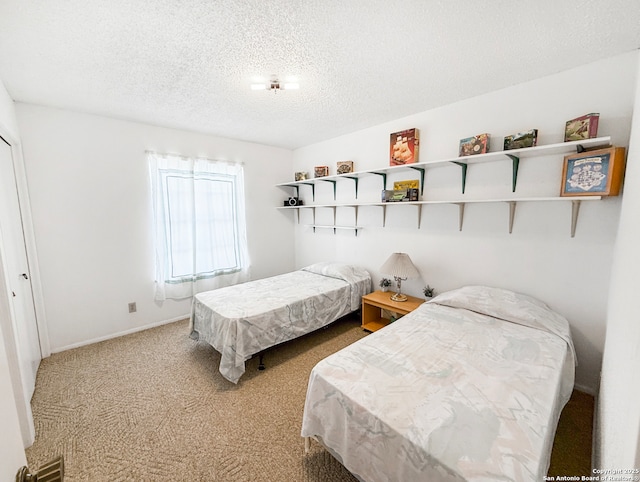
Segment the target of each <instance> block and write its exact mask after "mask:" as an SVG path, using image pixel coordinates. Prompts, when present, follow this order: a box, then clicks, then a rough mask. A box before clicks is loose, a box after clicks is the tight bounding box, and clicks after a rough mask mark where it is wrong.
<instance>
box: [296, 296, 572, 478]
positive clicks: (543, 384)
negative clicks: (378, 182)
mask: <svg viewBox="0 0 640 482" xmlns="http://www.w3.org/2000/svg"><path fill="white" fill-rule="evenodd" d="M574 369H575V355H574V350H573V344H572V341H571V337H570V334H569V326H568V322H567V321H566V319H564V318H563V317H562V316H560V315H558V314H557V313H554V312H553V311H552V310H550V309H549V308H548V307H547V306H546V305H544V304H543V303H541V302H540V301H538V300H535V299H533V298H530V297H528V296H525V295H521V294H517V293H513V292H511V291H507V290H502V289H495V288H487V287H479V286H471V287H465V288H461V289H459V290H454V291H450V292H447V293H443V294H442V295H440V296H438V297H436V298H434V299H433V300H432V301H430V302H428V303H425V304H423V305H421V306H420V307H419V308H418V309H416V310H415V311H413V312H411V313H409V314H408V315H406V316H404V317H403V318H401V319H400V320H398V321H396V322H395V323H393V324H392V325H390V326H389V327H387V328H384V329H382V330H380V331H377V332H375V333H373V334H371V335H370V336H367V337H366V338H363V339H362V340H360V341H358V342H356V343H354V344H352V345H350V346H348V347H346V348H344V349H343V350H341V351H339V352H337V353H335V354H333V355H331V356H329V357H327V358H326V359H324V360H322V361H321V362H320V363H318V364H317V365H316V367H315V368H314V369H313V370H312V372H311V375H310V379H309V385H308V389H307V397H306V402H305V407H304V415H303V421H302V436H303V437H314V438H316V439H317V440H318V441H320V442H321V443H322V444H323V445H324V446H325V447H326V448H327V449H328V450H329V452H330V453H332V454H333V455H334V456H335V457H336V458H337V459H338V460H340V462H341V463H342V464H343V465H344V466H345V467H346V468H347V469H348V470H349V471H351V472H352V473H353V474H354V475H355V476H356V477H357V478H358V479H360V480H365V481H398V480H406V481H414V480H415V481H418V480H420V481H422V480H429V481H471V480H477V481H494V480H509V481H540V480H544V476H545V475H546V474H547V470H548V466H549V459H550V454H551V448H552V445H553V439H554V435H555V430H556V427H557V422H558V419H559V417H560V412H561V410H562V408H563V406H564V405H565V403H566V402H567V401H568V399H569V397H570V395H571V391H572V389H573V378H574Z"/></svg>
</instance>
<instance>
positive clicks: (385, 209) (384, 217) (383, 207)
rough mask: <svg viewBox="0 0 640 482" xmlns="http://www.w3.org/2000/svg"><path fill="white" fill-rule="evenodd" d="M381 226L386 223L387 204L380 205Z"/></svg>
mask: <svg viewBox="0 0 640 482" xmlns="http://www.w3.org/2000/svg"><path fill="white" fill-rule="evenodd" d="M381 207H382V227H383V228H384V227H385V225H386V224H387V205H386V204H383V205H382V206H381Z"/></svg>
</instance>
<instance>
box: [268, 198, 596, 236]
mask: <svg viewBox="0 0 640 482" xmlns="http://www.w3.org/2000/svg"><path fill="white" fill-rule="evenodd" d="M601 200H602V196H572V197H528V198H501V199H472V200H468V199H459V200H446V201H407V202H386V203H383V202H376V203H341V204H305V205H302V206H283V207H278V209H284V210H287V209H289V210H291V209H293V210H296V211H298V210H300V209H313V210H314V211H313V219H314V220H315V209H316V208H331V209H333V210H334V213H333V216H334V222H335V210H336V208H341V207H347V208H355V210H356V213H355V214H356V224H357V223H358V208H360V207H367V206H379V207H382V226H383V227H384V226H385V221H386V211H387V207H388V206H398V207H400V206H416V207H417V208H418V229H420V221H421V218H422V206H424V205H428V204H432V205H433V204H454V205H457V206H458V208H459V210H458V219H459V230H460V231H462V225H463V223H464V207H465V205H467V204H488V203H506V204H508V205H509V234H511V232H512V231H513V221H514V219H515V211H516V206H517V204H518V203H522V202H570V203H571V237H572V238H573V237H574V236H575V233H576V226H577V223H578V213H579V212H580V204H581V202H582V201H601ZM298 223H300V215H299V214H298ZM309 226H314V225H309ZM315 227H332V228H333V227H334V226H333V225H326V226H325V225H323V226H319V225H315ZM347 228H350V229H353V228H354V227H353V226H349V227H347ZM358 229H361V228H358ZM356 235H357V232H356Z"/></svg>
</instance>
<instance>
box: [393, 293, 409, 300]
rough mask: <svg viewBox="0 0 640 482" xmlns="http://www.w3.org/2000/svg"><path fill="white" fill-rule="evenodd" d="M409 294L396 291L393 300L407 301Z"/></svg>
mask: <svg viewBox="0 0 640 482" xmlns="http://www.w3.org/2000/svg"><path fill="white" fill-rule="evenodd" d="M407 300H408V298H407V295H403V294H402V293H396V294H395V295H392V296H391V301H407Z"/></svg>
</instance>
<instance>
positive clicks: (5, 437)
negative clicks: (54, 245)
mask: <svg viewBox="0 0 640 482" xmlns="http://www.w3.org/2000/svg"><path fill="white" fill-rule="evenodd" d="M0 126H1V127H0V131H6V132H8V133H9V134H10V135H11V136H12V137H13V138H14V139H16V138H18V127H17V123H16V118H15V110H14V106H13V100H11V97H9V94H8V93H7V91H6V89H5V87H4V85H3V84H2V82H1V81H0ZM1 268H2V260H1V259H0V272H2V269H1ZM9 316H10V309H9V299H8V298H7V292H6V286H5V283H4V279H0V317H3V318H5V319H6V318H8V317H9ZM2 325H3V324H2V323H0V327H1V326H2ZM8 337H10V335H9V334H7V333H4V332H3V331H2V329H1V328H0V427H2V436H1V437H0V480H14V479H15V476H16V472H17V471H18V469H19V468H20V467H22V466H23V465H26V463H27V459H26V457H25V453H24V450H23V448H22V447H23V440H22V434H21V431H20V423H19V419H18V410H17V407H16V401H15V397H14V395H15V394H14V391H13V385H12V380H11V368H10V363H9V358H8V354H7V351H6V349H5V344H6V343H7V342H9V343H12V340H10V339H9V340H8V339H6V338H8Z"/></svg>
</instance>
